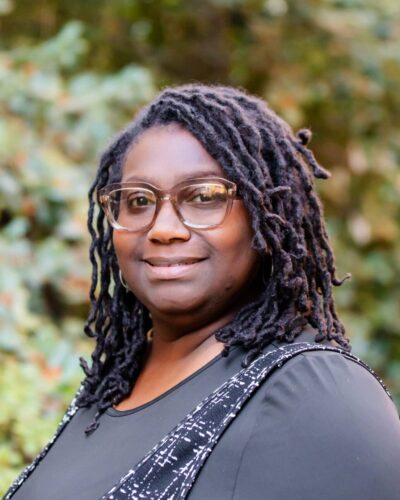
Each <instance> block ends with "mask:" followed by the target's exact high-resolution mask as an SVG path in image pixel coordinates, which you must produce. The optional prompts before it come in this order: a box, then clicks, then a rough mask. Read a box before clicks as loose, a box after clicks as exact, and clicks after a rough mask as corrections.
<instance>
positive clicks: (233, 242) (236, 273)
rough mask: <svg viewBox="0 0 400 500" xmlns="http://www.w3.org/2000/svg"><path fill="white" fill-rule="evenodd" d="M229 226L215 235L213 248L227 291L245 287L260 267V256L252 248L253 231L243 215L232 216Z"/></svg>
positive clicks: (218, 272) (219, 229) (218, 269)
mask: <svg viewBox="0 0 400 500" xmlns="http://www.w3.org/2000/svg"><path fill="white" fill-rule="evenodd" d="M232 216H233V217H232V218H231V217H230V218H229V224H226V225H225V224H224V225H223V226H222V227H221V228H218V234H217V233H215V234H213V242H212V243H213V247H214V250H215V256H216V259H217V260H218V265H217V274H219V278H220V279H224V281H225V286H224V288H225V290H230V289H231V288H233V287H235V286H243V285H244V284H245V283H246V281H247V280H248V279H249V278H250V277H251V276H253V274H254V270H255V269H256V268H257V266H258V261H259V254H258V253H257V252H256V251H255V250H254V249H253V248H252V247H251V241H252V238H253V231H252V228H251V227H250V224H249V222H248V220H247V216H246V215H245V216H244V215H243V214H235V213H233V214H232Z"/></svg>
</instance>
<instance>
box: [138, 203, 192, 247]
mask: <svg viewBox="0 0 400 500" xmlns="http://www.w3.org/2000/svg"><path fill="white" fill-rule="evenodd" d="M160 203H161V205H160V210H159V212H158V214H157V216H156V219H155V221H154V223H153V225H152V227H151V228H150V229H149V231H148V232H147V237H148V238H149V240H151V241H153V242H158V243H170V242H172V241H176V240H182V241H187V240H189V239H190V230H189V228H188V227H186V226H185V225H184V224H183V222H182V221H181V220H180V219H179V217H178V214H177V213H176V210H175V207H174V205H173V204H172V202H171V201H170V200H166V199H164V200H162V201H161V202H160Z"/></svg>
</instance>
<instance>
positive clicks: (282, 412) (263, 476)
mask: <svg viewBox="0 0 400 500" xmlns="http://www.w3.org/2000/svg"><path fill="white" fill-rule="evenodd" d="M257 400H258V405H257V406H258V417H257V420H256V423H255V425H254V427H253V429H252V435H251V437H250V439H249V440H248V442H247V445H246V449H245V451H244V454H243V460H242V463H241V467H240V470H239V474H238V481H237V492H238V495H239V496H237V497H236V496H235V498H240V494H244V490H242V488H243V487H244V485H246V484H247V486H248V487H250V485H249V484H248V480H249V479H250V481H251V483H252V485H253V486H254V488H255V490H254V491H253V493H254V496H252V498H261V497H260V496H257V494H259V493H257V492H260V491H263V488H265V487H267V485H266V484H264V483H265V482H266V481H267V482H268V484H269V488H272V490H270V491H274V492H275V494H276V496H274V494H271V498H282V499H286V498H287V499H289V498H307V500H312V499H314V498H324V499H331V498H332V499H337V498H352V499H358V498H360V499H361V498H362V499H363V500H367V499H371V500H372V499H376V498H380V499H382V500H383V499H388V500H389V499H392V498H393V499H394V498H395V491H397V492H398V491H400V478H399V474H398V468H399V465H400V422H399V417H398V413H397V410H396V407H395V405H394V403H393V402H392V401H391V399H390V398H389V397H388V395H387V394H386V392H385V391H384V389H383V388H382V386H381V385H380V383H379V382H378V381H377V380H376V378H375V377H374V376H373V375H372V374H371V373H370V372H369V371H368V370H367V369H365V368H364V367H362V366H360V365H359V364H358V363H356V362H355V361H352V360H350V359H348V358H345V357H344V356H343V355H341V354H340V353H335V352H328V351H311V352H306V353H303V354H299V355H297V356H296V357H294V358H293V359H291V360H290V361H288V362H287V363H286V364H285V365H284V366H283V367H282V368H280V369H278V370H277V371H275V372H274V373H273V374H272V375H271V376H270V378H269V379H268V380H267V381H266V382H265V383H264V384H263V385H262V386H261V388H260V393H259V394H258V395H257ZM261 464H262V465H261ZM266 471H268V472H266ZM256 485H257V486H256ZM293 495H294V496H293ZM391 495H393V496H391Z"/></svg>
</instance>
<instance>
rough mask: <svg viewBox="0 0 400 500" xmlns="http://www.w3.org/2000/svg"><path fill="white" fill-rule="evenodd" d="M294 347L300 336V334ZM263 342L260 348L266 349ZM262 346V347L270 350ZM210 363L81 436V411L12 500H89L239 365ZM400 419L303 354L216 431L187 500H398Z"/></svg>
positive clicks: (337, 362)
mask: <svg viewBox="0 0 400 500" xmlns="http://www.w3.org/2000/svg"><path fill="white" fill-rule="evenodd" d="M297 340H298V341H310V340H312V337H311V336H310V334H308V333H304V334H303V335H301V336H300V337H299V338H298V339H297ZM273 347H274V346H271V347H270V348H273ZM270 348H269V349H270ZM243 354H244V353H243V351H241V349H239V348H236V349H233V350H232V352H231V354H230V356H229V357H228V358H222V357H221V356H217V357H216V358H215V359H214V360H212V361H211V362H209V363H208V364H207V365H206V366H204V367H203V368H201V369H200V370H198V371H197V372H196V373H194V374H193V375H191V376H190V377H188V378H187V379H185V380H184V381H183V382H181V383H180V384H178V385H177V386H175V387H173V388H172V389H170V390H169V391H167V392H166V393H164V394H163V395H162V396H160V397H158V398H156V399H155V400H153V401H151V402H150V403H147V404H145V405H142V406H140V407H139V408H136V409H134V410H127V411H117V410H114V409H112V408H110V409H109V410H107V412H106V413H105V414H104V415H103V416H102V417H101V419H100V427H99V428H98V429H97V430H96V432H94V433H93V434H92V435H90V436H88V437H86V436H85V434H84V429H85V427H86V425H87V424H88V423H89V422H90V420H91V419H92V417H93V415H94V411H95V409H94V408H92V409H81V410H79V411H78V413H77V414H76V415H75V416H74V417H73V418H72V421H71V422H70V423H69V424H68V425H67V427H66V428H65V430H64V431H63V433H62V434H61V436H60V437H59V438H58V440H57V441H56V442H55V444H54V445H53V447H52V448H51V449H50V451H49V452H48V454H47V455H46V457H45V458H44V459H43V461H42V462H41V463H40V464H39V466H38V467H37V469H36V470H35V471H34V473H33V474H32V475H31V476H30V477H29V478H28V480H27V481H26V482H25V483H24V484H23V485H22V486H21V488H20V489H19V490H18V491H17V492H16V494H15V495H14V497H13V499H15V500H28V499H29V500H39V499H40V500H54V499H55V498H57V500H67V499H68V500H71V499H72V498H73V499H74V500H98V499H99V498H100V497H101V496H102V495H103V494H104V493H106V492H107V491H108V490H109V489H110V488H111V487H112V486H113V484H114V483H115V482H117V481H118V480H119V478H120V477H121V476H122V475H124V473H126V472H127V471H128V469H129V468H130V467H131V466H132V465H134V464H135V463H137V462H138V461H139V460H140V459H141V458H142V457H143V456H144V455H145V454H146V453H147V452H148V451H149V450H150V449H151V448H152V447H153V446H154V445H155V444H156V443H157V442H158V441H159V440H160V439H162V438H163V437H164V436H165V435H166V434H167V433H168V431H169V430H171V429H172V428H173V427H174V426H175V425H176V424H177V423H178V422H179V421H180V420H181V419H182V418H184V417H185V416H186V414H187V413H188V412H189V411H191V410H192V409H193V408H194V407H195V406H196V405H197V404H198V403H199V402H200V401H201V400H202V399H204V398H205V397H206V396H208V395H209V394H210V393H211V392H212V391H213V390H214V389H215V388H217V387H218V386H219V385H221V384H222V383H223V382H225V381H226V380H227V379H228V378H229V377H230V376H231V375H233V374H234V373H236V372H237V371H239V370H240V368H241V366H240V362H241V360H242V358H243ZM399 470H400V422H399V418H398V414H397V411H396V408H395V406H394V404H393V403H392V401H391V400H390V399H389V398H388V396H387V395H386V394H385V392H384V390H383V389H382V387H381V386H380V385H379V383H378V381H377V380H376V379H375V378H374V377H373V376H372V375H371V374H370V373H369V372H368V371H367V370H365V369H364V368H362V367H361V366H359V365H358V364H356V363H355V362H353V361H351V360H349V359H347V358H344V357H343V356H341V355H340V354H337V353H331V352H308V353H304V354H300V355H298V356H297V357H296V358H294V359H292V360H291V361H289V362H288V363H287V364H286V365H284V366H283V367H282V368H281V369H280V370H278V371H276V372H274V373H273V374H272V375H271V376H270V378H269V379H267V381H266V382H265V383H264V384H263V385H262V386H261V387H260V389H259V390H258V391H257V392H256V393H255V395H254V396H253V397H252V398H251V400H250V401H249V403H248V404H247V405H246V406H245V407H244V408H243V410H242V411H241V412H240V414H239V416H238V417H237V418H236V419H235V420H234V421H233V423H232V424H231V426H230V427H229V428H228V430H227V431H226V432H225V434H223V436H222V437H221V439H220V441H219V442H218V444H217V446H216V447H215V449H214V450H213V452H212V453H211V455H210V457H209V459H208V461H207V462H206V464H205V466H204V468H203V469H202V470H201V472H200V475H199V476H198V479H197V481H196V483H195V485H194V486H193V489H192V490H191V493H190V495H189V498H190V499H191V500H200V499H201V500H204V499H207V500H213V499H215V500H225V499H243V500H247V499H268V500H293V499H296V500H302V499H304V500H314V499H315V500H317V499H318V500H320V499H322V498H323V499H324V500H330V499H332V500H338V499H341V500H347V499H349V500H350V499H351V500H358V499H360V500H361V499H362V500H377V499H379V500H399V499H400V474H399Z"/></svg>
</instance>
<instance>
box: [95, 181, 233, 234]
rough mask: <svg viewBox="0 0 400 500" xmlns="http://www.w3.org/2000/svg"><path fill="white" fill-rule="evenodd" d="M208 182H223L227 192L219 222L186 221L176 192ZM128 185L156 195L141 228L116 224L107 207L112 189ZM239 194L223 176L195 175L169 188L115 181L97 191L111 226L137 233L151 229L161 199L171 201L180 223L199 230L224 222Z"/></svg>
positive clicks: (144, 183) (159, 207)
mask: <svg viewBox="0 0 400 500" xmlns="http://www.w3.org/2000/svg"><path fill="white" fill-rule="evenodd" d="M208 182H218V183H220V184H223V185H224V186H225V188H226V192H227V205H226V210H225V215H224V217H223V219H222V221H221V222H219V223H218V224H212V225H204V224H191V223H188V222H187V221H186V220H185V219H184V217H183V216H182V214H181V213H180V210H179V207H178V203H177V194H178V192H179V191H180V190H181V189H182V188H184V187H185V186H191V185H196V184H204V183H208ZM129 187H139V188H140V187H142V188H145V189H146V188H150V189H151V190H152V191H153V192H154V194H155V197H156V208H155V211H154V215H153V218H152V220H151V222H149V224H147V225H146V226H143V227H142V228H141V229H129V228H125V227H123V226H121V225H120V224H118V222H117V221H116V220H115V218H114V216H113V214H112V213H111V210H110V208H109V199H110V194H111V193H112V192H113V191H118V190H122V189H124V188H127V189H128V188H129ZM240 198H241V196H240V194H239V193H238V188H237V185H236V184H235V183H234V182H232V181H230V180H228V179H225V178H223V177H195V178H192V179H186V180H184V181H182V182H179V183H178V184H175V186H173V187H172V188H171V189H159V188H157V187H156V186H154V185H153V184H150V183H148V182H140V181H137V182H136V181H135V182H117V183H113V184H108V185H107V186H104V187H103V188H101V189H100V190H99V191H98V201H99V204H100V206H101V207H102V209H103V210H104V213H105V214H106V217H107V220H108V222H109V223H110V225H111V226H112V227H113V229H115V230H117V231H127V232H130V233H139V232H145V231H148V230H149V229H151V228H152V227H153V225H154V223H155V221H156V219H157V215H158V214H159V212H160V210H161V202H162V201H170V202H171V203H172V206H173V207H174V210H175V213H176V215H177V216H178V219H179V220H180V221H181V222H182V224H183V225H184V226H186V227H188V228H191V229H200V230H207V229H213V228H215V227H218V226H220V225H221V224H223V223H224V221H225V219H226V217H227V216H228V215H229V213H230V211H231V210H232V205H233V201H234V200H235V199H240Z"/></svg>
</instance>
